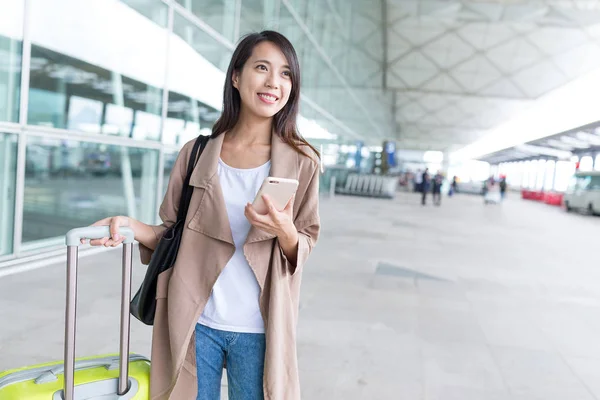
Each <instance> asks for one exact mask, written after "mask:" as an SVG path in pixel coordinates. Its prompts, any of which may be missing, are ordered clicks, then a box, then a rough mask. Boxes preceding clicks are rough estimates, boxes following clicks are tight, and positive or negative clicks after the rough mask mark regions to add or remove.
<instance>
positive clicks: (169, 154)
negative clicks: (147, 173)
mask: <svg viewBox="0 0 600 400" xmlns="http://www.w3.org/2000/svg"><path fill="white" fill-rule="evenodd" d="M177 154H178V153H177V152H176V151H166V152H165V165H164V168H163V187H162V197H165V194H167V188H168V187H169V179H170V178H171V171H172V170H173V166H174V165H175V160H176V159H177Z"/></svg>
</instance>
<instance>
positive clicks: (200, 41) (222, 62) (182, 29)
mask: <svg viewBox="0 0 600 400" xmlns="http://www.w3.org/2000/svg"><path fill="white" fill-rule="evenodd" d="M173 32H174V33H175V34H176V35H177V36H179V37H180V38H181V39H183V40H184V41H185V42H186V43H187V44H188V45H190V46H191V47H192V48H193V49H194V50H195V51H196V52H197V53H199V54H200V55H201V56H202V57H204V58H205V59H206V60H208V61H209V62H210V63H211V64H213V65H215V66H216V67H217V68H219V69H221V70H222V71H226V70H227V67H228V65H229V60H230V58H231V51H230V50H229V49H227V48H226V47H225V46H224V45H223V44H221V43H220V42H218V41H216V40H215V39H214V38H212V37H211V36H210V35H208V34H207V33H206V32H204V31H203V30H202V29H200V28H198V27H197V26H196V25H194V24H192V23H191V22H189V21H188V20H186V19H185V18H183V17H182V16H180V15H178V14H176V15H175V18H174V20H173ZM171 65H173V64H171ZM175 67H177V66H176V65H175Z"/></svg>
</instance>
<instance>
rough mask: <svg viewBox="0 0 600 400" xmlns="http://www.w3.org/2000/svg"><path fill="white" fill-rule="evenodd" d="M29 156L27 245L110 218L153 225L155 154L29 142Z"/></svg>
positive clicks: (25, 219) (71, 143) (61, 142)
mask: <svg viewBox="0 0 600 400" xmlns="http://www.w3.org/2000/svg"><path fill="white" fill-rule="evenodd" d="M26 154H27V155H26V168H25V191H24V200H23V241H24V242H31V241H36V240H41V239H47V238H53V237H57V236H62V235H64V234H65V232H67V231H68V230H69V229H72V228H75V227H80V226H86V225H89V224H90V223H92V222H94V221H96V220H99V219H101V218H105V217H107V216H111V215H129V216H132V217H134V218H137V219H140V220H142V221H144V222H146V223H154V216H155V214H156V206H155V196H156V190H157V187H156V181H157V175H158V151H157V150H149V149H138V148H127V147H120V146H112V145H104V144H98V143H87V142H79V141H74V140H56V139H47V138H36V137H30V138H29V139H28V141H27V153H26Z"/></svg>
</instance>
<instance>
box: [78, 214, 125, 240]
mask: <svg viewBox="0 0 600 400" xmlns="http://www.w3.org/2000/svg"><path fill="white" fill-rule="evenodd" d="M107 225H108V226H109V230H110V237H103V238H101V239H93V240H90V245H91V246H104V247H116V246H119V245H120V244H121V243H123V241H124V240H125V236H121V235H119V227H120V226H129V217H123V216H117V217H108V218H104V219H101V220H100V221H97V222H94V223H93V224H92V226H107ZM85 241H86V239H81V243H82V244H83V243H85Z"/></svg>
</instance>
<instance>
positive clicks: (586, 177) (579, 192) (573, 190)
mask: <svg viewBox="0 0 600 400" xmlns="http://www.w3.org/2000/svg"><path fill="white" fill-rule="evenodd" d="M564 201H565V207H566V209H567V211H571V210H583V211H587V212H588V213H590V214H600V171H596V172H578V173H576V174H575V175H574V176H573V177H572V178H571V181H570V182H569V187H568V188H567V192H566V193H565V197H564Z"/></svg>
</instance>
